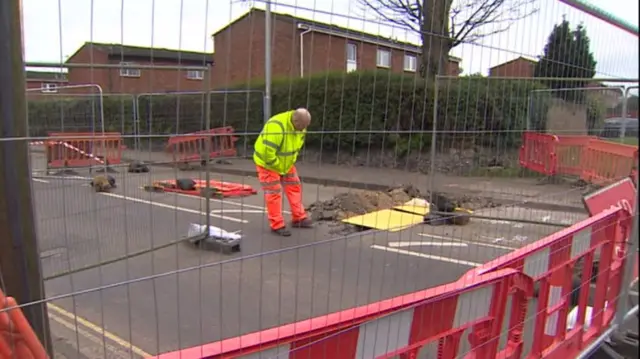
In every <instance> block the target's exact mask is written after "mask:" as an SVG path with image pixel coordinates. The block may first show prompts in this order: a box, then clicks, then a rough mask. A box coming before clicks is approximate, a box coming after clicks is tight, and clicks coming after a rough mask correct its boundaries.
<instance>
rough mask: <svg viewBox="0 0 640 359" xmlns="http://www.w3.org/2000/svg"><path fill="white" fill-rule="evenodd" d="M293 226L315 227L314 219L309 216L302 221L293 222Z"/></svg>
mask: <svg viewBox="0 0 640 359" xmlns="http://www.w3.org/2000/svg"><path fill="white" fill-rule="evenodd" d="M291 227H293V228H313V221H312V220H310V219H309V218H305V219H303V220H301V221H294V222H291Z"/></svg>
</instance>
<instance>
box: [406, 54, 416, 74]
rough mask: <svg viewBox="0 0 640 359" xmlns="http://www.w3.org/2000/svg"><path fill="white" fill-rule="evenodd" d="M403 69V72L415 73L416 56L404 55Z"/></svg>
mask: <svg viewBox="0 0 640 359" xmlns="http://www.w3.org/2000/svg"><path fill="white" fill-rule="evenodd" d="M403 67H404V70H405V71H408V72H416V71H417V70H418V56H416V55H411V54H405V55H404V66H403Z"/></svg>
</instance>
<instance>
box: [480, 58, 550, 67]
mask: <svg viewBox="0 0 640 359" xmlns="http://www.w3.org/2000/svg"><path fill="white" fill-rule="evenodd" d="M516 61H524V62H528V63H532V64H535V63H537V62H538V60H534V59H532V58H529V57H526V56H518V57H516V58H515V59H513V60H509V61H506V62H503V63H501V64H497V65H495V66H492V67H490V68H489V69H495V68H496V67H501V66H504V65H507V64H510V63H513V62H516Z"/></svg>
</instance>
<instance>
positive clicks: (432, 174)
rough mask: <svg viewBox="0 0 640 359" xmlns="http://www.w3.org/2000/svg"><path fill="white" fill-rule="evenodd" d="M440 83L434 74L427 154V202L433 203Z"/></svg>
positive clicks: (438, 77)
mask: <svg viewBox="0 0 640 359" xmlns="http://www.w3.org/2000/svg"><path fill="white" fill-rule="evenodd" d="M439 84H440V76H439V75H436V76H435V84H434V85H433V121H432V122H433V123H432V124H431V153H430V154H429V162H430V163H429V203H433V192H434V191H435V188H434V187H435V179H434V177H435V174H436V137H437V136H436V134H437V131H436V129H437V127H436V126H437V123H438V85H439Z"/></svg>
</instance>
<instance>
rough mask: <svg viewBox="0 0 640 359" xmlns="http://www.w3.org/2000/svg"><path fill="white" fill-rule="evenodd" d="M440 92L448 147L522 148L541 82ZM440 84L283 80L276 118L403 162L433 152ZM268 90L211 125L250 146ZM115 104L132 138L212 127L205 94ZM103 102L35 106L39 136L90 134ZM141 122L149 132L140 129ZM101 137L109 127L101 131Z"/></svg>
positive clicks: (258, 86)
mask: <svg viewBox="0 0 640 359" xmlns="http://www.w3.org/2000/svg"><path fill="white" fill-rule="evenodd" d="M441 81H442V82H441V83H439V85H438V90H439V91H438V106H437V116H436V118H437V124H436V128H437V133H438V135H437V143H438V147H439V148H440V147H441V146H442V148H449V147H452V146H453V147H466V146H501V147H503V148H504V147H513V146H516V145H518V141H519V139H520V137H521V132H522V131H523V130H524V129H525V126H526V122H527V116H528V106H529V95H530V93H531V91H532V90H534V89H538V88H540V85H537V84H535V83H533V82H532V81H517V80H493V79H487V78H483V77H479V76H470V77H460V78H457V79H443V80H441ZM434 88H435V86H434V84H425V83H424V82H423V81H422V80H421V79H419V78H416V77H414V76H408V75H398V74H391V73H389V72H386V71H371V72H367V71H365V72H352V73H349V74H345V73H324V74H318V75H315V76H312V77H308V78H294V79H275V80H274V81H273V83H272V113H274V114H275V113H278V112H281V111H286V110H289V109H292V108H296V107H300V106H304V107H307V108H308V109H309V110H310V111H311V113H312V116H313V121H312V124H311V127H310V128H309V135H308V136H307V146H308V147H317V148H319V147H320V146H322V148H323V149H324V150H335V149H338V148H340V149H341V151H342V150H343V149H344V150H353V149H363V148H376V149H380V148H383V147H386V148H395V149H396V151H398V152H399V153H400V154H406V153H408V152H410V151H416V150H422V149H424V148H425V147H426V148H428V147H429V146H430V144H431V136H432V133H431V130H432V129H433V118H434V95H435V90H434ZM263 89H264V85H263V83H258V82H256V83H253V84H250V85H238V86H235V87H233V88H230V89H229V90H228V91H227V92H222V91H219V92H214V93H212V95H211V98H210V118H211V127H220V126H233V127H234V128H235V130H236V132H237V133H239V134H240V135H241V136H244V137H245V140H244V141H242V142H244V143H245V145H250V144H251V143H252V142H253V141H254V140H255V138H256V136H257V133H259V131H260V129H261V127H262V123H263V121H264V111H263V107H264V106H263ZM134 102H135V101H134V100H133V96H127V95H118V96H105V97H104V99H103V103H104V106H103V109H104V121H105V128H106V129H107V130H110V131H120V132H123V133H124V134H126V135H133V134H136V133H139V134H141V135H143V136H145V135H152V136H157V139H155V140H154V141H153V142H157V143H160V142H166V140H167V137H168V136H169V135H171V134H175V133H189V132H193V131H197V130H200V129H203V128H204V119H205V116H206V114H205V112H206V111H205V103H206V98H205V96H204V95H203V94H162V95H143V96H139V97H138V99H137V106H134V105H133V103H134ZM99 112H100V106H99V102H98V101H97V98H96V97H91V98H81V99H77V98H74V99H65V100H62V101H49V100H42V101H30V102H29V121H30V134H31V135H32V136H44V135H46V133H47V132H49V131H59V130H60V128H61V127H62V124H63V123H64V126H65V127H64V128H65V130H67V131H89V130H90V128H91V126H94V127H95V126H99V123H98V124H95V123H96V121H95V120H93V119H96V118H99V117H96V116H98V115H99ZM134 118H137V119H138V121H139V129H138V130H136V129H135V126H134ZM95 128H96V130H99V128H100V127H95Z"/></svg>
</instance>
